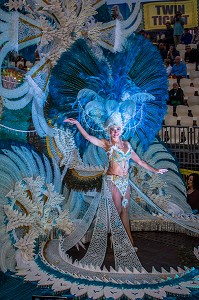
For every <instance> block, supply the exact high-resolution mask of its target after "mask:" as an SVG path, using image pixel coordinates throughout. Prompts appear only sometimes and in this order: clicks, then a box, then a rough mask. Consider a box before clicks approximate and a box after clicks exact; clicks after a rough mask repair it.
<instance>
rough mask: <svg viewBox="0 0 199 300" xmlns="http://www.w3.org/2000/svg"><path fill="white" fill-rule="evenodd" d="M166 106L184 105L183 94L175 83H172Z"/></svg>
mask: <svg viewBox="0 0 199 300" xmlns="http://www.w3.org/2000/svg"><path fill="white" fill-rule="evenodd" d="M167 104H168V105H172V106H177V105H184V92H183V90H182V89H181V88H180V87H179V85H178V83H177V82H174V83H173V88H172V89H171V90H170V91H169V100H168V102H167Z"/></svg>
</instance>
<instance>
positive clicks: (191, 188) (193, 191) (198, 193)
mask: <svg viewBox="0 0 199 300" xmlns="http://www.w3.org/2000/svg"><path fill="white" fill-rule="evenodd" d="M187 188H188V190H187V202H188V203H189V205H190V206H191V209H192V211H193V213H199V175H198V174H197V173H192V174H190V175H189V178H188V183H187Z"/></svg>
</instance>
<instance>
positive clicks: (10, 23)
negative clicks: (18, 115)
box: [0, 0, 198, 299]
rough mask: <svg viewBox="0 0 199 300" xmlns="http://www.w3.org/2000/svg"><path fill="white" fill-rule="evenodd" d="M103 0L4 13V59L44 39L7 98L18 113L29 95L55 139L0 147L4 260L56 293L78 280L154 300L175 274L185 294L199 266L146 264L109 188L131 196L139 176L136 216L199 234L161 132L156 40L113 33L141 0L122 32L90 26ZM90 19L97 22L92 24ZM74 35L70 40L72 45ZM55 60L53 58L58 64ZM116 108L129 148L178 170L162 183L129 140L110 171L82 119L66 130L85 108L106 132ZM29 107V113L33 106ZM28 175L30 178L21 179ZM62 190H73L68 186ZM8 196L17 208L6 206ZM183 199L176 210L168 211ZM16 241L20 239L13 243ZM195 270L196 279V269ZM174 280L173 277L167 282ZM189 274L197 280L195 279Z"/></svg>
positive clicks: (95, 289)
mask: <svg viewBox="0 0 199 300" xmlns="http://www.w3.org/2000/svg"><path fill="white" fill-rule="evenodd" d="M32 2H33V3H32ZM91 2H92V3H91ZM99 3H101V4H102V3H103V4H104V1H96V3H95V4H93V1H83V2H82V1H75V0H74V1H66V2H63V1H58V0H55V1H50V2H49V4H47V3H44V2H42V1H37V0H36V1H31V3H30V1H29V0H25V1H23V2H22V1H15V0H14V1H10V2H9V7H10V9H12V8H14V9H15V10H18V12H13V13H7V12H4V11H0V14H1V21H2V22H1V25H2V33H1V41H2V45H3V48H2V50H1V52H0V62H1V63H3V62H4V58H5V57H6V56H7V54H8V53H9V52H10V51H12V50H13V49H16V47H17V45H18V44H20V48H21V49H22V48H23V47H26V46H29V45H31V44H34V43H35V44H37V43H40V44H39V47H38V51H39V53H40V55H41V57H42V59H41V60H40V62H39V63H38V64H36V65H35V66H34V67H33V68H31V70H30V71H29V72H28V73H27V74H26V75H27V76H26V79H25V80H24V82H23V80H22V81H21V82H20V83H19V86H18V87H17V88H16V89H12V90H10V89H8V88H6V85H5V86H2V83H1V82H0V92H1V97H3V98H4V99H3V102H4V105H5V106H6V108H7V109H8V110H10V111H11V110H14V111H15V110H16V109H18V110H20V111H21V108H24V107H25V106H26V105H27V104H28V103H30V102H31V101H32V120H33V124H34V126H35V131H36V132H37V134H38V135H39V136H40V137H46V145H47V147H46V149H45V150H46V154H47V156H48V158H47V156H45V155H43V156H41V155H39V154H38V153H36V152H34V151H33V150H28V149H27V146H23V147H12V148H11V149H9V150H8V149H3V150H2V153H1V155H0V162H1V163H0V166H1V167H0V175H1V183H0V201H1V210H0V213H1V216H0V217H1V220H2V228H1V231H0V237H1V240H2V241H3V245H2V247H1V248H0V254H1V255H0V264H1V269H2V270H3V271H5V272H6V270H7V269H9V270H12V271H13V272H16V273H15V274H17V275H22V276H23V277H25V280H30V281H34V282H35V281H36V282H39V284H40V285H42V286H47V287H51V288H52V290H53V291H54V292H55V293H60V292H63V293H64V292H66V291H68V290H70V293H71V294H72V295H75V296H76V297H79V296H82V295H85V294H87V295H88V297H89V298H93V299H94V298H95V299H96V298H102V297H105V298H110V297H111V298H113V297H114V298H115V299H116V298H121V297H122V296H123V295H124V296H125V297H128V298H129V299H135V298H137V297H139V298H142V297H144V296H145V294H147V293H149V295H151V294H150V293H154V295H155V297H156V298H157V295H158V296H160V297H164V296H165V295H166V291H168V290H169V292H170V291H171V292H173V291H174V288H175V287H174V286H173V281H172V280H171V278H173V279H175V286H176V291H177V292H178V291H179V289H180V287H181V286H180V284H181V282H183V280H184V281H186V280H187V279H186V276H185V278H184V279H183V278H180V279H179V280H178V278H177V277H178V276H183V275H184V274H185V275H186V274H187V273H191V272H192V270H191V269H189V268H188V269H186V270H182V269H179V270H173V269H171V270H170V272H169V273H168V271H165V270H164V269H162V271H161V272H157V271H156V270H155V269H154V268H153V270H152V272H151V273H147V271H146V270H144V268H143V267H142V265H141V262H140V260H139V258H138V256H137V255H136V253H135V250H134V248H133V247H132V243H131V241H130V240H129V237H128V235H127V233H126V231H125V229H124V226H123V224H122V222H121V219H120V216H119V214H118V212H117V209H116V207H115V205H114V203H113V201H112V187H113V186H117V188H118V189H119V191H120V193H121V194H122V195H124V197H125V193H126V189H127V188H126V187H127V185H128V184H130V185H131V187H132V186H133V189H131V195H132V197H131V200H130V205H129V206H130V209H131V211H130V215H131V216H133V217H134V216H135V218H133V217H132V219H134V220H136V217H137V219H140V220H143V219H144V218H145V219H144V220H147V221H149V222H150V221H154V222H157V223H158V228H161V224H163V225H162V228H164V225H165V222H164V218H167V220H170V221H172V222H170V223H169V222H168V223H169V224H168V228H167V229H168V230H170V228H171V230H178V229H176V228H177V227H175V224H174V223H173V222H174V221H175V222H177V224H178V225H183V230H184V231H186V230H192V231H195V232H198V229H197V226H198V223H197V222H196V221H197V219H193V216H192V215H187V214H186V215H185V217H184V216H183V215H181V214H182V213H184V212H186V213H190V211H191V210H190V208H189V206H188V205H187V203H186V200H185V198H186V196H185V194H186V189H185V187H184V185H183V183H182V179H181V177H180V175H179V172H178V168H177V166H176V163H175V160H174V159H173V157H172V156H171V155H170V153H168V151H167V149H166V148H165V147H164V146H163V145H162V144H161V143H160V142H159V141H158V140H157V139H155V135H156V133H157V131H158V130H159V129H160V128H161V121H162V119H163V116H164V113H165V111H166V99H167V75H166V73H165V70H164V67H163V65H162V60H161V58H160V56H159V55H158V52H157V49H156V47H153V46H152V44H151V43H150V42H149V41H148V40H145V39H143V38H142V37H141V36H138V35H133V36H132V37H131V38H130V40H129V41H127V43H126V44H125V45H124V44H122V43H120V41H118V40H117V41H115V36H116V35H117V34H118V33H119V32H121V35H123V36H125V37H127V36H129V35H130V33H132V31H133V30H134V29H136V28H137V26H138V25H139V20H141V11H142V10H141V6H140V2H139V1H136V5H135V9H134V16H133V13H132V14H131V16H130V17H129V19H128V20H126V21H124V22H123V23H122V24H121V26H119V28H120V29H121V30H117V29H118V28H116V30H115V27H117V26H116V22H114V23H113V22H111V23H109V24H107V26H106V30H105V23H104V22H103V24H98V25H99V26H100V28H99V27H98V26H97V27H95V26H94V27H92V25H93V24H92V22H91V23H90V25H91V27H89V24H88V23H86V24H85V21H87V17H88V16H91V15H92V14H93V13H94V12H93V9H94V7H99V5H100V4H99ZM26 4H28V5H26ZM32 4H34V5H32ZM77 4H78V5H77ZM24 6H25V9H27V12H28V13H30V14H31V16H30V18H29V16H28V14H26V15H24V14H23V13H22V11H21V12H19V11H20V9H22V8H23V9H24ZM30 7H31V9H30ZM19 16H20V17H19ZM68 16H72V17H71V18H68ZM10 17H11V18H10ZM71 20H72V22H71ZM81 21H82V23H81ZM73 22H75V24H74V23H73ZM119 25H120V24H119ZM87 27H89V28H90V29H91V30H89V28H88V30H86V28H87ZM71 28H72V29H71ZM92 29H93V31H92ZM99 31H100V33H101V37H100V38H98V37H99V34H100V33H99ZM92 33H96V34H93V35H92ZM85 35H88V37H89V38H90V40H89V43H86V42H85V41H84V40H78V41H76V42H75V43H74V44H73V42H74V40H76V39H78V38H79V36H85ZM109 37H110V38H109ZM95 40H97V41H99V42H100V44H101V45H104V46H106V50H104V49H101V48H99V47H96V45H93V42H94V41H95ZM91 43H92V44H91ZM69 45H72V46H71V48H70V49H69V50H68V51H66V48H67V47H68V46H69ZM118 46H120V47H118ZM113 48H114V49H115V50H116V51H118V50H119V49H120V50H122V51H121V53H116V52H114V53H111V52H109V51H107V49H110V50H112V51H113ZM60 53H62V56H61V57H60V58H59V55H60ZM58 58H59V60H57V59H58ZM48 59H49V60H50V61H51V62H52V63H53V65H54V68H53V69H52V72H51V63H50V61H49V60H48ZM151 64H153V65H151ZM50 73H51V76H50ZM49 77H50V84H49V89H50V94H48V80H49ZM2 81H3V82H4V83H5V82H6V78H3V77H2ZM47 96H49V100H50V108H49V110H48V107H47V106H46V111H45V114H44V106H45V104H46V102H45V101H46V99H47ZM116 114H117V116H118V118H119V119H120V121H121V123H122V130H123V132H122V134H123V136H122V138H123V139H124V140H128V141H129V143H130V145H131V147H132V148H133V149H134V150H136V152H137V153H138V154H139V155H140V156H141V157H142V158H143V159H144V160H145V161H147V162H149V163H150V164H151V165H153V166H155V167H157V168H160V167H163V166H165V165H166V167H168V168H169V172H168V174H166V175H165V176H164V180H162V181H161V179H160V178H159V177H158V175H157V177H155V178H154V177H152V176H150V174H147V173H146V172H143V171H141V170H140V169H139V167H137V166H135V165H133V163H130V165H129V158H130V152H131V149H130V147H129V149H128V150H127V151H125V152H123V153H122V151H121V150H118V149H115V150H114V149H113V148H112V149H113V152H112V154H110V156H109V158H110V159H113V161H114V164H118V166H122V168H124V167H125V168H124V169H127V167H129V166H130V169H129V172H128V175H125V176H122V177H120V176H114V175H108V174H107V175H105V174H106V173H107V165H108V163H109V161H108V157H107V155H106V153H105V151H104V150H103V149H98V148H97V147H95V146H94V145H90V144H88V143H87V142H86V141H85V139H83V138H82V136H80V134H79V133H77V132H76V131H75V130H74V129H73V128H72V129H71V127H70V130H69V128H68V127H67V126H64V125H63V120H64V119H65V118H66V117H74V118H78V119H79V121H80V122H81V124H82V125H83V127H84V128H85V129H86V130H87V131H88V132H89V133H90V134H93V135H94V136H96V137H98V138H99V139H102V138H106V139H108V138H109V135H108V133H109V125H110V123H112V122H113V121H114V120H115V116H116ZM3 116H4V118H2V121H5V119H9V118H7V111H5V110H4V114H3ZM25 116H26V118H27V119H28V120H29V118H30V116H29V115H27V114H25ZM46 119H47V120H46ZM110 121H111V122H110ZM20 122H21V119H20ZM4 125H5V124H4ZM1 126H3V124H1ZM7 129H10V128H7ZM11 129H12V128H11ZM20 129H21V128H20ZM26 129H27V128H26V127H25V128H22V129H21V130H20V134H22V133H24V132H25V133H26ZM13 130H14V129H13ZM23 130H24V131H23ZM35 131H33V133H35ZM29 133H31V131H29ZM154 139H155V141H154ZM149 145H150V146H149ZM77 146H78V147H77ZM42 147H43V148H44V145H43V144H42ZM78 148H79V149H78ZM111 156H112V158H111ZM50 158H51V159H52V161H51V160H50ZM52 166H53V167H52ZM123 171H124V170H123ZM124 173H125V174H126V172H124ZM128 176H129V177H128ZM24 177H27V178H30V177H31V178H32V177H33V179H31V180H30V179H26V180H24ZM40 177H42V178H44V181H43V180H41V179H40ZM102 178H103V180H102ZM16 182H17V184H16V186H15V183H16ZM25 182H27V183H28V189H27V185H26V184H25ZM51 182H53V185H51ZM166 182H167V183H168V185H166ZM19 187H20V189H19ZM95 188H96V189H95ZM61 192H63V194H64V197H63V196H61V195H59V193H61ZM63 198H64V201H62V205H63V206H64V208H65V207H66V208H69V210H70V218H72V221H73V223H71V221H70V219H69V217H68V215H67V211H62V210H61V207H60V206H59V205H58V204H59V203H61V200H63ZM123 200H125V199H123ZM5 204H6V205H8V206H6V207H4V205H5ZM124 205H125V203H124ZM3 207H4V208H3ZM145 208H146V209H145ZM174 209H175V213H176V215H175V218H173V217H172V216H171V213H173V212H174ZM158 214H160V216H158ZM179 214H180V215H179ZM5 218H6V221H5V222H4V220H5ZM7 224H8V226H7ZM67 226H68V231H67V232H66V233H68V234H69V233H70V231H71V229H73V231H72V233H71V234H70V235H64V234H63V231H62V230H63V229H66V228H67ZM21 227H23V230H22V228H21ZM30 229H33V230H30ZM145 229H146V228H145ZM27 231H28V232H27ZM91 231H92V239H90V235H91ZM109 232H111V235H112V243H113V247H114V255H115V269H113V268H110V271H108V270H107V269H106V267H104V268H103V269H102V268H101V266H102V264H103V261H104V257H105V254H106V250H107V236H108V233H109ZM88 237H89V238H88ZM16 238H17V241H16V240H15V239H16ZM83 238H84V239H89V240H90V245H89V248H88V250H87V252H86V254H85V256H84V257H83V258H82V259H81V261H76V260H75V261H74V260H73V259H71V258H70V257H69V256H68V254H67V253H66V252H67V251H68V250H69V249H70V248H72V247H73V246H74V245H76V244H77V243H79V242H81V240H82V239H83ZM14 247H16V248H17V249H18V250H17V251H16V253H15V248H14ZM196 252H197V251H196ZM7 254H8V256H9V257H8V256H7ZM22 254H25V255H22ZM15 255H16V260H15ZM11 258H12V259H11ZM16 261H17V264H18V265H17V267H18V269H17V270H16V268H15V262H16ZM189 275H190V277H189V278H193V277H194V276H196V275H197V274H196V273H195V275H192V274H189ZM167 277H169V280H167ZM196 280H197V278H196ZM160 281H161V284H160ZM162 281H163V283H162ZM164 281H165V282H164ZM155 282H157V284H155ZM171 282H172V283H171ZM147 283H149V284H148V285H147ZM183 283H184V282H183ZM169 284H170V285H172V286H170V287H169V288H170V289H169V288H168V285H169ZM191 284H193V283H188V287H190V285H191ZM193 285H194V284H193ZM145 287H146V289H145ZM148 287H149V288H148ZM48 291H49V290H48ZM185 294H186V291H185ZM6 297H7V295H6Z"/></svg>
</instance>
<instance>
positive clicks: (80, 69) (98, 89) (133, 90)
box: [49, 35, 167, 150]
mask: <svg viewBox="0 0 199 300" xmlns="http://www.w3.org/2000/svg"><path fill="white" fill-rule="evenodd" d="M99 53H100V55H97V54H96V53H95V51H93V50H92V48H91V47H90V45H87V44H86V42H85V41H83V40H78V41H77V42H75V43H74V44H73V46H72V47H71V49H69V50H68V51H67V52H65V53H63V54H62V56H61V58H60V59H59V60H58V62H57V65H56V66H55V67H54V69H53V70H52V74H51V79H50V85H49V90H50V96H51V107H52V109H51V111H50V114H49V118H52V119H53V120H54V121H55V122H56V123H61V122H63V120H64V118H66V117H74V118H79V120H81V121H82V125H83V126H84V127H85V129H86V130H87V131H88V132H89V133H91V134H93V135H96V136H98V137H106V136H105V134H103V133H102V129H103V126H102V123H103V122H104V121H105V117H106V118H108V117H109V116H110V115H111V114H112V113H113V112H114V110H115V108H111V103H112V102H110V101H112V100H114V101H116V102H117V103H118V107H119V110H120V112H121V113H122V116H123V122H125V123H126V127H125V131H124V134H123V138H125V139H130V138H135V139H136V140H138V142H139V144H140V145H141V147H142V149H143V150H146V149H147V148H148V146H149V145H150V144H151V143H152V142H153V140H154V138H155V135H156V133H157V131H158V130H159V129H160V127H161V125H162V120H163V117H164V114H165V112H166V100H167V74H166V70H165V67H164V65H163V62H162V58H161V56H160V54H159V52H158V50H157V49H156V47H155V46H153V45H152V43H151V42H150V41H148V40H146V39H144V38H143V37H142V36H138V35H133V36H132V37H131V38H130V40H128V42H127V44H126V46H125V47H124V49H123V51H122V52H121V53H108V54H107V55H106V56H103V55H102V54H103V53H102V50H101V52H99ZM82 90H84V91H85V92H84V93H82V94H81V97H80V94H78V93H79V92H80V91H82ZM80 93H81V92H80ZM77 96H78V102H77V101H76V98H77ZM92 97H94V98H95V100H96V101H97V102H96V101H95V102H93V103H95V106H96V103H98V102H99V104H100V102H101V100H100V99H103V100H102V101H104V102H103V103H104V107H105V108H106V107H108V106H109V108H108V109H107V110H106V111H105V112H103V113H104V115H102V117H101V123H100V122H98V121H96V119H97V118H98V116H95V115H94V116H93V117H91V116H92V114H93V111H94V107H93V108H92V105H90V110H89V109H88V103H89V102H90V101H93V100H94V99H93V98H92ZM109 103H110V105H109ZM77 104H79V106H78V105H77ZM116 106H117V105H116ZM85 108H86V110H85ZM95 109H96V108H95ZM140 109H141V110H140ZM85 111H86V115H85ZM127 112H129V114H130V115H131V116H132V117H131V118H129V116H128V118H126V117H125V114H127ZM127 121H128V122H127ZM76 140H78V142H79V145H80V142H81V146H82V148H83V149H85V140H84V139H79V135H78V138H76Z"/></svg>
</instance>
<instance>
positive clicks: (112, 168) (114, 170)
mask: <svg viewBox="0 0 199 300" xmlns="http://www.w3.org/2000/svg"><path fill="white" fill-rule="evenodd" d="M106 174H107V175H117V176H125V175H127V174H128V169H126V172H124V171H123V170H122V168H120V166H118V164H117V163H113V162H111V163H110V164H109V167H108V170H107V172H106Z"/></svg>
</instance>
